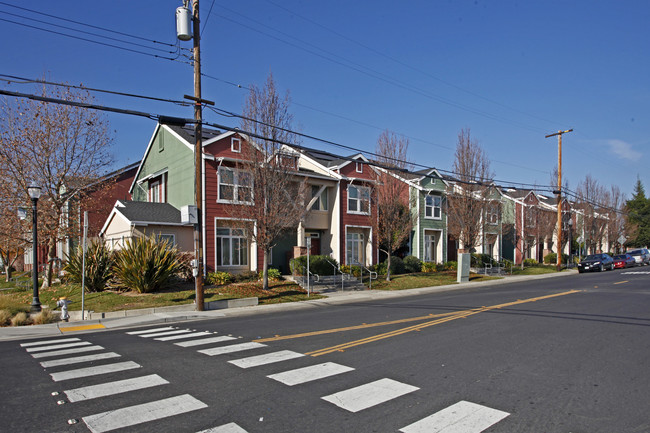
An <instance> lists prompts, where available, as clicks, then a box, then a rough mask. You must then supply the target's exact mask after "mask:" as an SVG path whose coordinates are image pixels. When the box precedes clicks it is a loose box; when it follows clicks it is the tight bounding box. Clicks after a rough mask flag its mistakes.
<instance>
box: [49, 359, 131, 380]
mask: <svg viewBox="0 0 650 433" xmlns="http://www.w3.org/2000/svg"><path fill="white" fill-rule="evenodd" d="M134 368H141V365H140V364H137V363H135V362H133V361H126V362H118V363H115V364H106V365H98V366H95V367H86V368H78V369H76V370H67V371H61V372H58V373H50V376H52V380H53V381H55V382H60V381H62V380H69V379H78V378H81V377H88V376H97V375H99V374H108V373H115V372H118V371H124V370H132V369H134Z"/></svg>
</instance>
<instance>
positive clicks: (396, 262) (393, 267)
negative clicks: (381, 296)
mask: <svg viewBox="0 0 650 433" xmlns="http://www.w3.org/2000/svg"><path fill="white" fill-rule="evenodd" d="M384 264H385V265H386V266H388V259H386V261H385V262H384ZM405 270H406V267H405V266H404V261H403V260H402V259H400V258H399V257H397V256H391V257H390V274H391V275H397V274H403V273H404V272H405Z"/></svg>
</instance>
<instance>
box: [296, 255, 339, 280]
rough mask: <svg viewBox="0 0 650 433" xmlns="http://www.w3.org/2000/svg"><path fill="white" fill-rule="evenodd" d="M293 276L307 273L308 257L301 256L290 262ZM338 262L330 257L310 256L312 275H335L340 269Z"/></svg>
mask: <svg viewBox="0 0 650 433" xmlns="http://www.w3.org/2000/svg"><path fill="white" fill-rule="evenodd" d="M289 266H290V268H291V273H292V274H293V275H302V274H304V273H306V272H307V256H299V257H296V258H294V259H291V261H290V262H289ZM338 267H339V264H338V262H337V261H336V260H335V259H333V258H332V257H330V256H322V255H314V256H309V270H310V271H311V273H312V274H318V275H333V274H334V271H335V269H338Z"/></svg>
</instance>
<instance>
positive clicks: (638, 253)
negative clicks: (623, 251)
mask: <svg viewBox="0 0 650 433" xmlns="http://www.w3.org/2000/svg"><path fill="white" fill-rule="evenodd" d="M627 253H628V254H629V255H631V256H632V257H634V261H635V262H636V264H637V266H642V265H650V252H649V251H648V250H647V249H646V248H637V249H636V250H631V251H628V252H627Z"/></svg>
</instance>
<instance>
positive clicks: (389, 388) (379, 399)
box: [321, 379, 420, 412]
mask: <svg viewBox="0 0 650 433" xmlns="http://www.w3.org/2000/svg"><path fill="white" fill-rule="evenodd" d="M418 389H420V388H417V387H415V386H412V385H407V384H405V383H401V382H398V381H396V380H392V379H380V380H377V381H375V382H371V383H367V384H365V385H361V386H357V387H355V388H350V389H347V390H345V391H341V392H337V393H335V394H331V395H328V396H325V397H321V398H322V399H323V400H325V401H329V402H330V403H332V404H334V405H336V406H338V407H340V408H342V409H345V410H347V411H350V412H359V411H361V410H364V409H367V408H369V407H372V406H375V405H377V404H380V403H384V402H387V401H389V400H392V399H394V398H397V397H401V396H403V395H405V394H408V393H411V392H413V391H417V390H418Z"/></svg>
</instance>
